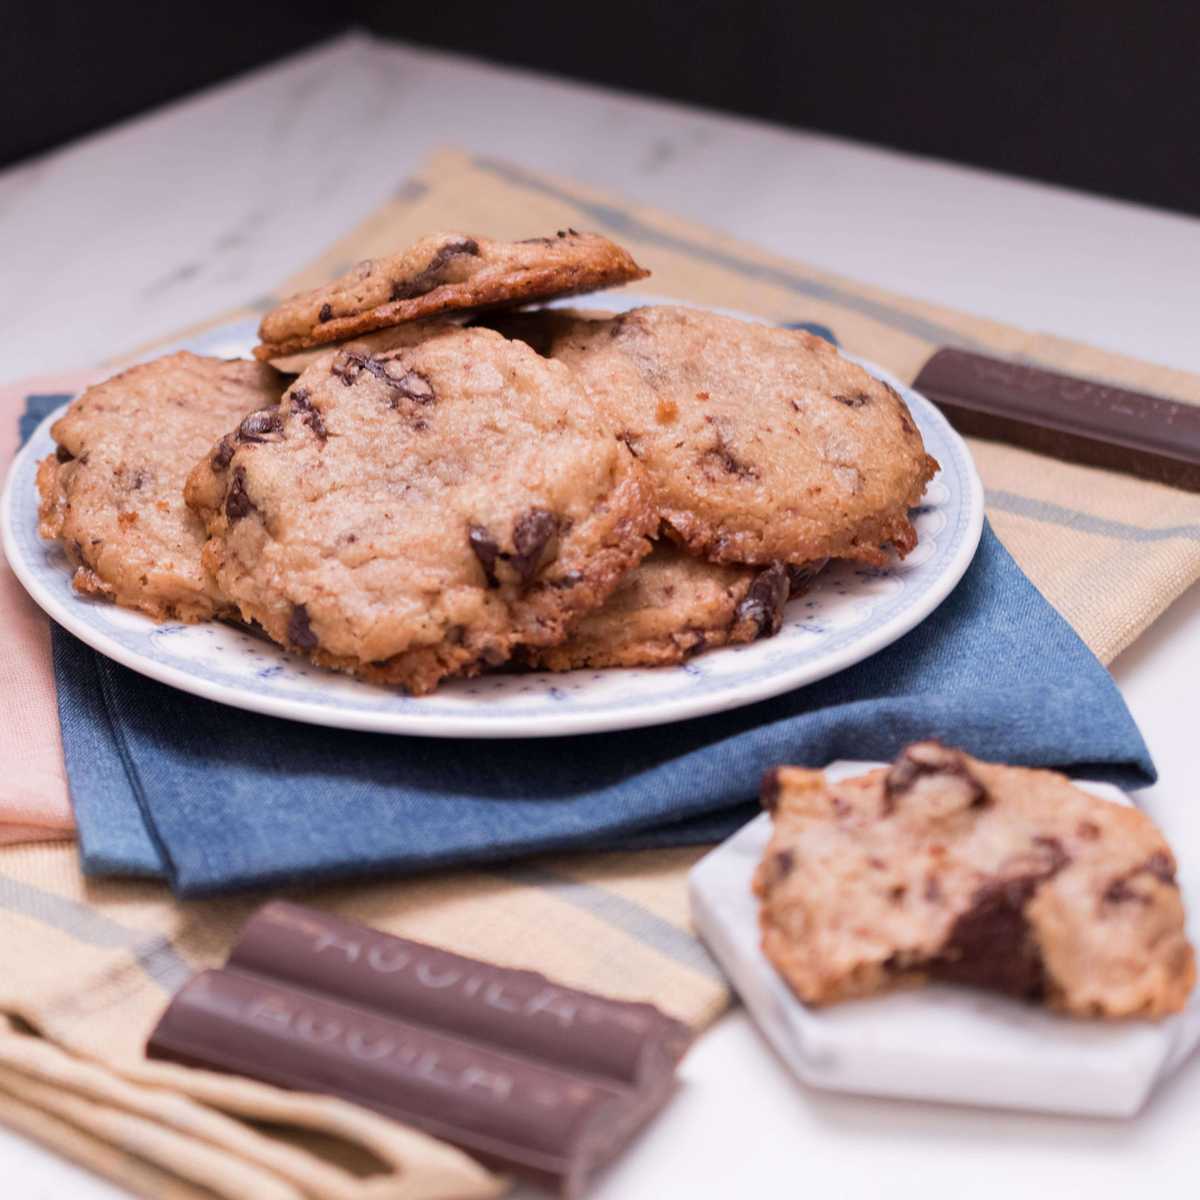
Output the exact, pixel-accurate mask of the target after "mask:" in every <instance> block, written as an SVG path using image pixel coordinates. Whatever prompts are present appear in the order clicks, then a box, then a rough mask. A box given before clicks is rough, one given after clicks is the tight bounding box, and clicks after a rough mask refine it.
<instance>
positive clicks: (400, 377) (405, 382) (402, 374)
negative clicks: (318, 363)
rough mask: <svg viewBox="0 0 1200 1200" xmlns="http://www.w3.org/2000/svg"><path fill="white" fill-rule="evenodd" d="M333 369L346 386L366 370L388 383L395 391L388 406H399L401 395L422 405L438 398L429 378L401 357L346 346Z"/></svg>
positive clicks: (335, 361)
mask: <svg viewBox="0 0 1200 1200" xmlns="http://www.w3.org/2000/svg"><path fill="white" fill-rule="evenodd" d="M330 370H331V371H332V372H333V374H334V375H336V376H337V377H338V378H339V379H340V380H341V381H342V383H344V384H345V385H346V386H347V387H349V386H350V385H351V384H352V383H354V381H355V380H356V379H357V378H358V377H359V375H361V374H362V372H363V371H366V372H367V374H368V375H373V376H374V377H375V378H376V379H378V380H380V381H381V382H382V383H386V384H387V385H388V387H389V388H391V389H392V391H393V392H394V393H396V394H395V395H393V396H389V397H388V407H389V408H398V407H399V400H400V398H401V397H403V398H404V399H406V400H411V401H413V403H415V404H422V405H424V404H432V403H433V402H434V400H435V399H436V398H437V397H436V396H435V395H434V391H433V385H432V384H431V383H430V382H429V380H428V379H426V378H425V376H424V375H421V374H419V373H418V372H416V371H410V370H409V369H408V368H407V367H405V366H404V364H403V363H402V362H401V361H400V359H399V358H377V357H375V356H373V355H370V354H364V353H363V352H362V351H361V350H344V351H342V353H341V354H339V355H338V357H337V358H336V359H335V360H334V363H333V366H332V367H331V368H330Z"/></svg>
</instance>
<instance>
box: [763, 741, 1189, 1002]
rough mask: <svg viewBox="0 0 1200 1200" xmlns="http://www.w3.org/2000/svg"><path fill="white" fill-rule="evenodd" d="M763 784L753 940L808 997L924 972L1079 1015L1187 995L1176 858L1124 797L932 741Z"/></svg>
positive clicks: (912, 979)
mask: <svg viewBox="0 0 1200 1200" xmlns="http://www.w3.org/2000/svg"><path fill="white" fill-rule="evenodd" d="M763 796H764V804H765V805H767V807H768V808H769V810H770V811H771V813H772V820H773V822H774V833H773V835H772V838H771V842H770V846H769V847H768V850H767V852H766V854H765V855H764V857H763V862H762V865H761V866H760V868H759V870H758V873H757V875H756V877H755V885H754V886H755V891H756V892H757V894H758V896H759V897H760V899H761V901H762V907H761V910H760V916H761V924H762V933H763V950H764V952H765V954H766V955H767V957H768V958H769V959H770V960H771V962H772V963H774V965H775V967H776V969H777V970H778V971H779V972H780V974H781V975H783V977H784V978H785V979H786V980H787V981H788V982H789V983H790V984H791V986H792V988H793V990H794V991H795V992H796V994H797V995H798V996H799V997H800V999H802V1000H804V1001H806V1002H808V1003H810V1004H825V1003H829V1002H831V1001H835V1000H843V999H847V998H850V997H853V996H865V995H869V994H871V993H873V992H879V991H883V990H885V989H887V988H889V987H893V986H896V985H899V984H908V985H911V984H915V983H920V982H921V981H923V980H926V979H939V980H946V981H949V982H955V983H962V984H969V985H971V986H975V987H982V988H987V989H989V990H992V991H999V992H1004V993H1006V994H1008V995H1011V996H1015V997H1018V998H1020V999H1024V1000H1030V1001H1041V1002H1044V1003H1046V1004H1048V1005H1049V1006H1051V1007H1053V1008H1056V1009H1060V1010H1062V1011H1064V1012H1068V1013H1072V1014H1074V1015H1077V1016H1105V1017H1126V1016H1146V1017H1157V1016H1162V1015H1164V1014H1166V1013H1171V1012H1176V1011H1178V1010H1179V1009H1180V1008H1182V1007H1183V1005H1184V1003H1185V1002H1186V1000H1187V997H1188V994H1189V993H1190V991H1191V989H1192V987H1193V984H1194V981H1195V965H1194V955H1193V952H1192V947H1191V946H1190V944H1189V943H1188V940H1187V935H1186V932H1185V914H1184V910H1183V904H1182V902H1181V900H1180V896H1179V889H1178V887H1177V885H1176V882H1175V860H1174V858H1173V856H1172V855H1171V851H1170V849H1169V848H1168V846H1167V845H1166V843H1165V842H1164V841H1163V839H1162V836H1161V834H1159V832H1158V830H1157V829H1155V827H1154V826H1153V825H1152V824H1151V822H1150V821H1149V820H1148V818H1147V817H1146V816H1144V815H1143V814H1142V813H1140V812H1138V810H1137V809H1135V808H1131V807H1126V806H1124V805H1119V804H1113V803H1111V802H1109V801H1107V800H1101V799H1098V798H1096V797H1095V796H1092V795H1090V794H1088V793H1087V792H1084V791H1081V790H1080V789H1078V788H1076V787H1075V786H1074V785H1072V783H1071V782H1070V781H1069V780H1068V779H1066V778H1065V777H1064V776H1062V775H1058V774H1055V773H1054V772H1052V771H1038V770H1030V769H1027V768H1022V767H1007V766H998V765H995V764H992V763H986V762H981V761H979V760H977V759H974V758H971V757H970V756H968V755H966V754H963V753H961V752H960V751H957V750H951V749H948V748H947V747H945V746H941V745H938V744H937V743H933V742H924V743H919V744H917V745H914V746H910V747H909V748H908V749H907V750H905V751H904V753H903V754H901V756H900V757H899V758H898V759H897V760H896V763H895V764H894V765H893V766H891V767H890V768H887V769H884V770H877V771H872V772H870V773H868V774H866V775H862V776H859V777H857V778H854V779H848V780H845V781H843V782H841V783H830V782H828V781H827V780H826V779H825V777H824V776H823V775H822V774H821V773H820V772H819V771H808V770H803V769H800V768H796V767H781V768H779V769H777V770H776V771H774V772H772V773H770V774H769V775H768V777H767V780H766V781H765V783H764V791H763ZM781 853H787V854H789V855H790V856H791V862H792V865H793V869H792V870H790V871H788V872H787V873H786V874H784V873H781V872H780V871H778V870H777V869H776V865H775V864H776V863H777V860H778V856H779V855H780V854H781Z"/></svg>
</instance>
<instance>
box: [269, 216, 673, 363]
mask: <svg viewBox="0 0 1200 1200" xmlns="http://www.w3.org/2000/svg"><path fill="white" fill-rule="evenodd" d="M648 274H649V272H648V271H644V270H643V269H642V268H641V267H639V266H638V264H637V263H636V262H634V260H633V258H632V257H631V256H630V255H629V254H628V253H627V252H626V251H625V250H622V249H621V247H620V246H618V245H616V243H615V242H610V241H609V240H608V238H605V237H601V236H600V235H599V234H597V233H578V232H576V231H575V230H574V229H563V230H559V231H558V233H557V235H556V236H554V237H544V238H529V239H528V240H526V241H523V242H500V241H494V240H493V239H492V238H485V237H474V236H468V235H467V234H461V233H433V234H430V235H429V236H427V237H423V238H421V240H420V241H419V242H416V243H415V244H413V245H412V246H410V247H408V249H406V250H402V251H401V252H399V253H398V254H392V255H388V256H387V257H386V258H375V259H367V260H366V261H365V262H361V263H359V264H358V265H357V266H356V267H355V268H354V269H353V270H352V271H350V272H349V273H348V274H346V275H343V276H342V277H341V278H340V279H335V280H334V281H333V282H332V283H328V284H326V285H325V286H324V287H319V288H316V289H314V290H313V291H311V292H303V293H301V294H300V295H296V296H292V297H290V298H289V299H287V300H285V301H284V302H283V303H282V304H281V305H279V307H278V308H276V309H273V310H272V311H271V312H269V313H267V315H266V316H265V317H264V318H263V320H262V324H261V326H260V327H259V331H258V333H259V338H260V339H261V341H262V345H261V346H258V347H257V348H256V349H255V351H254V353H255V354H256V355H257V356H258V357H259V358H261V359H272V358H278V357H281V356H284V355H292V354H295V353H297V352H298V351H301V350H305V349H307V348H308V347H310V346H317V345H323V344H326V343H329V342H339V341H343V340H345V339H346V338H351V337H357V336H358V335H359V334H363V333H367V332H369V331H370V330H375V329H384V328H387V327H389V326H392V325H400V324H403V323H404V322H406V321H413V320H416V319H417V318H420V317H431V316H439V315H441V316H444V315H447V314H450V313H453V312H458V311H461V310H466V309H477V308H486V307H489V306H491V305H496V304H512V305H520V304H526V303H528V302H530V301H532V300H546V299H549V298H551V297H553V296H570V295H576V294H578V293H580V292H593V291H597V290H599V289H600V288H607V287H614V286H616V285H618V284H622V283H629V282H631V281H633V280H635V279H643V278H645V277H646V276H647V275H648Z"/></svg>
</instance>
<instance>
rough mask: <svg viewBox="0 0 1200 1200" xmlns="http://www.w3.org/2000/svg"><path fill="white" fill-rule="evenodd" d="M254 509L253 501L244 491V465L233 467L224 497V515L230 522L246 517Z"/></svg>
mask: <svg viewBox="0 0 1200 1200" xmlns="http://www.w3.org/2000/svg"><path fill="white" fill-rule="evenodd" d="M253 511H254V502H253V501H252V500H251V499H250V496H249V493H247V491H246V469H245V467H234V469H233V481H232V482H231V483H230V485H229V493H228V494H227V495H226V497H225V515H226V516H227V517H228V518H229V521H230V523H231V524H232V523H233V522H234V521H240V520H241V519H242V518H243V517H248V516H249V515H250V514H251V513H252V512H253Z"/></svg>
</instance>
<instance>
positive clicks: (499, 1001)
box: [229, 901, 691, 1087]
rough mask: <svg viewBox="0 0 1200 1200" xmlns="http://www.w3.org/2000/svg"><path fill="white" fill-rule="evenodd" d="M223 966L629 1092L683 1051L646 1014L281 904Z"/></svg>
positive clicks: (675, 1025) (673, 1032) (674, 1029)
mask: <svg viewBox="0 0 1200 1200" xmlns="http://www.w3.org/2000/svg"><path fill="white" fill-rule="evenodd" d="M229 966H231V967H236V968H238V969H241V970H244V971H252V972H255V973H257V974H261V975H267V976H269V977H271V978H273V979H281V980H287V981H289V982H291V983H294V984H298V985H299V986H301V987H306V988H311V989H313V990H314V991H319V992H323V993H325V994H327V995H330V996H335V997H338V998H340V999H343V1000H349V1001H351V1002H353V1003H356V1004H363V1005H365V1006H367V1007H370V1008H373V1009H376V1010H377V1011H379V1012H381V1013H386V1014H389V1015H392V1016H396V1017H399V1018H401V1019H403V1020H407V1021H416V1022H418V1023H420V1024H423V1025H430V1026H433V1027H434V1028H437V1029H441V1030H444V1031H448V1032H452V1033H457V1034H461V1035H463V1036H466V1037H471V1038H474V1039H476V1040H482V1041H484V1042H486V1043H487V1044H488V1045H493V1046H505V1047H507V1048H508V1049H511V1050H513V1051H515V1052H517V1053H520V1054H522V1055H524V1056H525V1057H527V1058H534V1059H539V1060H542V1061H545V1062H549V1063H552V1064H554V1065H556V1066H559V1067H562V1068H566V1069H568V1070H577V1071H586V1072H588V1073H590V1074H595V1075H598V1076H600V1077H602V1078H608V1079H611V1080H614V1081H616V1082H617V1083H620V1084H624V1085H627V1086H632V1087H638V1086H641V1085H642V1084H643V1083H644V1082H645V1081H646V1080H648V1079H651V1078H658V1077H660V1076H662V1075H663V1074H664V1073H665V1074H667V1075H669V1074H670V1073H671V1072H672V1071H673V1070H674V1068H675V1064H676V1063H677V1062H678V1061H679V1059H680V1058H682V1056H683V1053H684V1051H685V1050H686V1049H687V1046H688V1043H689V1042H690V1040H691V1033H690V1031H689V1030H688V1028H687V1026H686V1025H683V1024H682V1023H681V1022H679V1021H673V1020H671V1018H669V1017H667V1016H665V1015H664V1014H663V1013H661V1012H659V1010H658V1009H657V1008H655V1007H654V1006H653V1005H650V1004H631V1003H626V1002H622V1001H617V1000H609V999H606V998H604V997H602V996H595V995H591V994H589V993H587V992H581V991H577V990H575V989H573V988H567V987H560V986H558V985H557V984H554V983H552V982H551V981H550V980H549V979H547V978H546V977H545V976H544V975H539V974H537V973H536V972H534V971H517V970H508V969H506V968H503V967H498V966H495V965H494V964H491V963H483V962H478V961H476V960H473V959H470V958H464V957H462V956H461V955H458V954H451V953H449V952H448V951H446V950H439V949H438V948H437V947H435V946H428V945H425V944H424V943H422V942H414V941H409V940H408V939H406V938H400V937H393V936H392V935H390V934H387V933H382V932H380V931H379V930H377V929H371V928H369V927H368V926H365V925H359V924H357V923H355V922H351V921H344V920H342V919H341V918H339V917H335V916H332V915H331V914H329V913H324V912H319V911H317V910H315V909H311V908H302V907H300V906H299V905H296V904H286V903H284V902H282V901H274V902H272V903H269V904H266V905H264V906H263V907H262V908H260V909H259V910H258V912H257V913H256V914H255V915H254V916H253V917H252V918H251V919H250V921H249V922H248V923H247V924H246V926H245V928H244V929H243V930H242V933H241V936H240V937H239V938H238V941H237V944H236V945H235V946H234V948H233V951H232V953H231V954H230V956H229Z"/></svg>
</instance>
